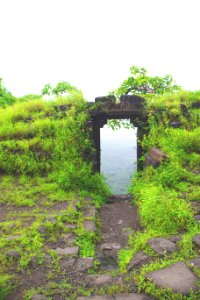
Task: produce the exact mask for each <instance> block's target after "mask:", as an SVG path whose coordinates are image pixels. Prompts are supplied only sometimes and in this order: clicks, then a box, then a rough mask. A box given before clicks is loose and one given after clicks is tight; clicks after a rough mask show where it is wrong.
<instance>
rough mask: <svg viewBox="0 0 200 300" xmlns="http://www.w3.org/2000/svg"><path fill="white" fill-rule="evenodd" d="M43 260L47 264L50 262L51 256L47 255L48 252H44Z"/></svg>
mask: <svg viewBox="0 0 200 300" xmlns="http://www.w3.org/2000/svg"><path fill="white" fill-rule="evenodd" d="M44 260H45V262H46V263H48V264H50V263H52V258H51V256H50V255H48V254H45V255H44Z"/></svg>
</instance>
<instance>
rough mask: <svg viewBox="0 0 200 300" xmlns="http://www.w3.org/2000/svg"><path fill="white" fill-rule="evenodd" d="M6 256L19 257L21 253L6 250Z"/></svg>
mask: <svg viewBox="0 0 200 300" xmlns="http://www.w3.org/2000/svg"><path fill="white" fill-rule="evenodd" d="M7 256H8V257H13V258H16V259H17V258H20V257H21V254H20V252H19V251H17V250H10V251H9V252H7Z"/></svg>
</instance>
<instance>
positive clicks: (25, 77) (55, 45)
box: [0, 0, 200, 101]
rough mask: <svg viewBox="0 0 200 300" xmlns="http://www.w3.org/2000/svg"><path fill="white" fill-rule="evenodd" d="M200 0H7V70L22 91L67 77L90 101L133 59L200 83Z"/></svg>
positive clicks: (1, 65) (2, 58)
mask: <svg viewBox="0 0 200 300" xmlns="http://www.w3.org/2000/svg"><path fill="white" fill-rule="evenodd" d="M199 12H200V0H0V29H1V34H0V43H1V44H0V77H2V78H3V79H4V83H5V85H6V87H7V88H8V89H9V90H11V91H12V92H13V94H14V95H16V96H21V95H24V94H27V93H40V91H41V89H42V87H43V86H44V84H45V83H48V82H51V83H53V84H55V83H57V82H58V81H61V80H65V81H68V82H70V83H71V84H73V85H76V86H77V87H78V88H80V89H82V91H83V93H84V95H85V96H86V97H87V98H88V100H90V101H91V100H93V99H94V97H96V96H101V95H106V94H107V93H108V92H109V91H110V90H112V89H115V88H117V87H118V86H119V85H120V84H121V82H122V81H123V80H124V79H126V78H127V77H128V73H129V68H130V66H131V65H133V64H135V65H139V66H142V67H145V68H146V69H147V70H148V71H149V73H150V75H160V76H164V75H165V74H171V75H172V76H173V77H174V78H175V79H176V82H177V83H178V84H180V85H182V87H183V88H185V89H192V90H195V89H196V90H197V89H200V75H199V73H200V17H199Z"/></svg>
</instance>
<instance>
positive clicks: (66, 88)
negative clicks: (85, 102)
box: [42, 81, 80, 96]
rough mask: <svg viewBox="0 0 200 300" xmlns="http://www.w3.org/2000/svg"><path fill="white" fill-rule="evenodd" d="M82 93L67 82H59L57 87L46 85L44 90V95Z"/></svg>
mask: <svg viewBox="0 0 200 300" xmlns="http://www.w3.org/2000/svg"><path fill="white" fill-rule="evenodd" d="M72 92H80V91H79V90H78V89H77V88H76V87H75V86H73V85H71V84H70V83H69V82H66V81H59V82H58V83H57V85H56V86H55V87H52V85H51V84H50V83H47V84H45V86H44V88H43V89H42V95H56V96H61V95H63V94H65V93H72Z"/></svg>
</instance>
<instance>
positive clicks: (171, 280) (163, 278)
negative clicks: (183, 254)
mask: <svg viewBox="0 0 200 300" xmlns="http://www.w3.org/2000/svg"><path fill="white" fill-rule="evenodd" d="M146 277H147V278H148V279H150V280H151V281H153V282H154V283H155V284H156V285H157V286H158V287H160V288H167V289H168V288H169V289H171V290H172V291H173V292H174V293H181V294H184V295H185V294H188V293H189V291H190V290H192V291H197V290H198V287H197V277H196V276H195V275H194V273H193V272H192V271H190V269H189V268H188V267H187V266H186V264H185V263H183V262H177V263H175V264H173V265H171V266H170V267H167V268H164V269H160V270H157V271H153V272H151V273H149V274H147V275H146Z"/></svg>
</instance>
